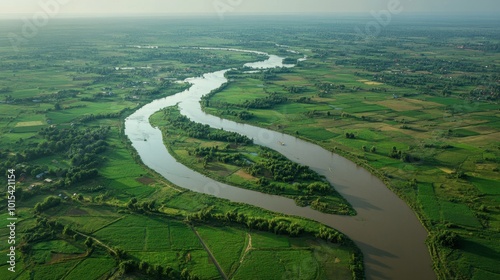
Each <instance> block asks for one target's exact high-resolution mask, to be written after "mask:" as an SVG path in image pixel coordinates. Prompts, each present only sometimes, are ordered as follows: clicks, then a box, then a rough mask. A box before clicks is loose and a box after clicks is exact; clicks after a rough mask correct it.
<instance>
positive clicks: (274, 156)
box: [247, 148, 320, 182]
mask: <svg viewBox="0 0 500 280" xmlns="http://www.w3.org/2000/svg"><path fill="white" fill-rule="evenodd" d="M259 156H260V157H262V158H264V160H262V161H259V162H256V163H254V164H252V165H251V166H249V167H247V171H248V173H250V174H251V175H252V176H260V177H263V176H266V175H268V174H270V175H271V176H272V178H273V179H274V180H275V181H279V182H293V181H308V180H320V178H319V175H318V174H316V173H315V172H314V171H312V170H311V169H310V168H309V167H308V166H303V165H300V164H297V163H295V162H292V161H290V160H288V159H287V158H286V157H284V156H283V155H281V154H279V153H277V152H274V151H272V150H270V149H266V148H262V149H261V151H260V152H259Z"/></svg>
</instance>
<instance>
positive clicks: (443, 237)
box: [430, 230, 460, 249]
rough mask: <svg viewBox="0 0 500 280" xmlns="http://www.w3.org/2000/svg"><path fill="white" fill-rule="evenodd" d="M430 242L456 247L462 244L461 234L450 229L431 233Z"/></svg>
mask: <svg viewBox="0 0 500 280" xmlns="http://www.w3.org/2000/svg"><path fill="white" fill-rule="evenodd" d="M430 242H431V243H434V244H437V245H439V246H443V247H448V248H452V249H456V248H458V246H459V245H460V244H459V243H460V236H458V235H457V234H456V233H455V232H452V231H449V230H438V231H437V232H435V233H434V234H433V235H431V237H430Z"/></svg>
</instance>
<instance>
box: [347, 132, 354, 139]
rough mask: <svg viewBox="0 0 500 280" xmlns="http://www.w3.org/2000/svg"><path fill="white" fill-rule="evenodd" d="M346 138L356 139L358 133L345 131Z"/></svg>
mask: <svg viewBox="0 0 500 280" xmlns="http://www.w3.org/2000/svg"><path fill="white" fill-rule="evenodd" d="M345 138H347V139H355V138H356V135H354V133H352V132H346V133H345Z"/></svg>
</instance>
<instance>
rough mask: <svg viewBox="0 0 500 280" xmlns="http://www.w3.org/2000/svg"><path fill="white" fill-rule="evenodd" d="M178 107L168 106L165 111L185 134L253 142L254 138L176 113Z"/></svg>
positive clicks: (245, 142) (212, 138)
mask: <svg viewBox="0 0 500 280" xmlns="http://www.w3.org/2000/svg"><path fill="white" fill-rule="evenodd" d="M173 110H177V108H174V109H172V108H167V109H166V110H165V111H164V116H165V117H166V119H167V121H168V122H169V125H172V126H173V127H175V128H177V129H180V130H182V132H183V133H185V135H187V136H189V137H193V138H198V139H207V140H216V141H224V142H231V143H238V144H243V145H246V144H252V143H253V141H252V139H250V138H248V137H246V136H244V135H241V134H238V133H234V132H229V131H224V130H222V129H212V128H211V127H210V126H209V125H203V124H201V123H196V122H193V121H191V120H189V118H188V117H186V116H183V115H181V114H179V113H174V111H173Z"/></svg>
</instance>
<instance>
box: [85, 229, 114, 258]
mask: <svg viewBox="0 0 500 280" xmlns="http://www.w3.org/2000/svg"><path fill="white" fill-rule="evenodd" d="M75 232H76V233H77V234H79V235H81V236H83V237H87V238H91V239H92V240H93V241H94V242H95V243H97V244H99V245H101V246H102V247H104V248H106V249H108V250H109V251H110V252H113V254H115V255H116V251H115V250H114V249H113V248H111V247H109V246H108V245H106V244H104V243H102V242H101V241H100V240H99V239H97V238H95V237H92V236H90V235H86V234H84V233H81V232H78V231H75Z"/></svg>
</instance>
